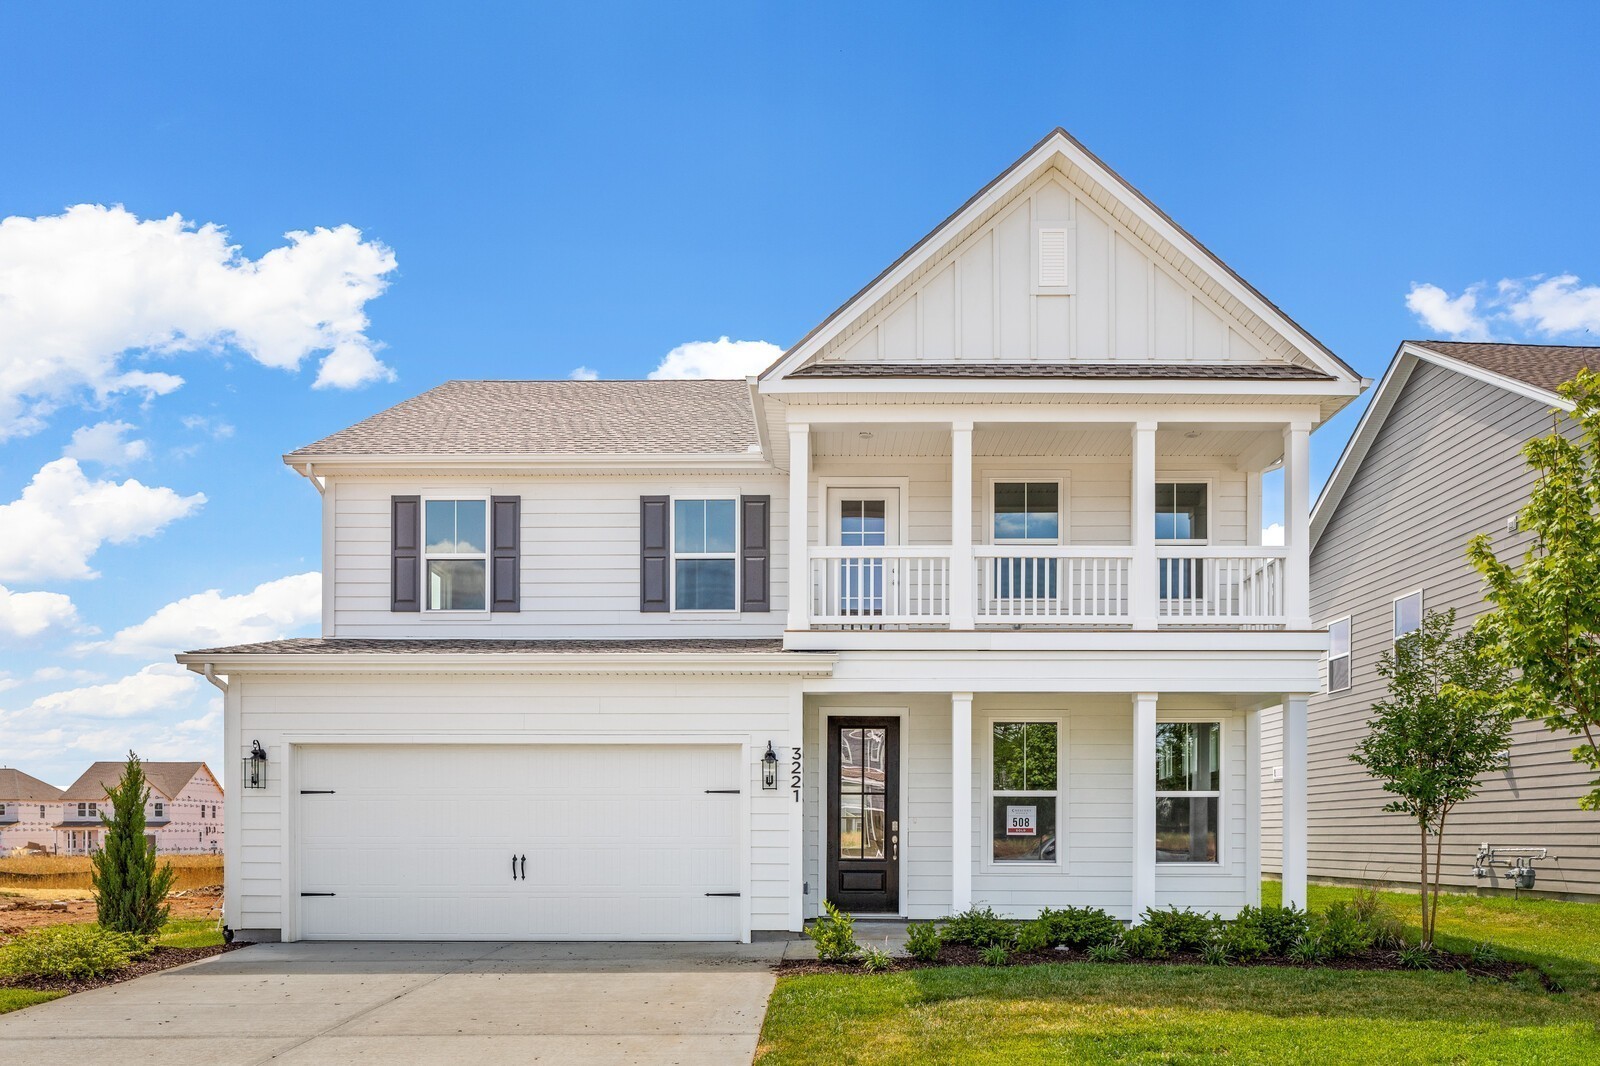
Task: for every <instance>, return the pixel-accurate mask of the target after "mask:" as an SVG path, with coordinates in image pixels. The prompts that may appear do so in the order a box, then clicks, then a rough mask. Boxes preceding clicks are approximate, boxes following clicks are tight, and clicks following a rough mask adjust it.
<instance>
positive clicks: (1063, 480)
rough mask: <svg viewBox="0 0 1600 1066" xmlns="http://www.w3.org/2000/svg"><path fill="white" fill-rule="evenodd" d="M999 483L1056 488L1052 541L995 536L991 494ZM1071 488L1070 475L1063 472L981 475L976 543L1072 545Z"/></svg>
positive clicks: (1041, 538)
mask: <svg viewBox="0 0 1600 1066" xmlns="http://www.w3.org/2000/svg"><path fill="white" fill-rule="evenodd" d="M1001 482H1005V483H1007V484H1011V483H1013V482H1022V483H1025V484H1034V485H1038V484H1052V483H1053V484H1054V485H1055V486H1056V532H1057V534H1058V535H1057V536H1055V537H1053V538H1043V537H1021V538H1015V539H1012V538H1005V539H1001V538H1000V537H997V536H995V534H994V518H995V511H994V493H995V488H996V487H997V486H998V485H999V484H1000V483H1001ZM1071 488H1072V476H1071V475H1070V474H1069V473H1066V472H1062V473H1059V474H1028V473H1022V472H1020V471H1019V472H1017V473H1008V472H1005V471H998V472H994V473H985V474H984V478H983V539H982V540H981V541H980V543H982V544H988V545H991V546H995V545H1002V544H1022V545H1027V544H1043V545H1047V546H1048V545H1061V544H1070V543H1072V541H1071V534H1070V533H1069V531H1068V526H1067V511H1068V507H1067V496H1068V493H1069V492H1070V490H1071Z"/></svg>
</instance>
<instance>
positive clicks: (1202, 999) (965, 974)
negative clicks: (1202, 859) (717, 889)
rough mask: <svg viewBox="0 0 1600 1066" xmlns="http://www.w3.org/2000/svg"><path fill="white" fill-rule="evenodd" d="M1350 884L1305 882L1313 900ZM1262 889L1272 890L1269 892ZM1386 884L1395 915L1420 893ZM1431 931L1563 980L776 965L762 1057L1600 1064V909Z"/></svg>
mask: <svg viewBox="0 0 1600 1066" xmlns="http://www.w3.org/2000/svg"><path fill="white" fill-rule="evenodd" d="M1352 891H1353V890H1351V889H1342V888H1324V887H1320V886H1318V887H1314V888H1313V889H1312V893H1311V907H1312V909H1313V910H1319V909H1321V908H1322V907H1325V906H1326V905H1327V904H1328V903H1330V902H1332V901H1333V900H1335V899H1339V898H1344V897H1347V896H1349V895H1350V894H1351V892H1352ZM1263 895H1264V896H1265V897H1266V899H1265V900H1264V902H1276V899H1277V896H1278V886H1277V885H1276V884H1269V885H1268V886H1266V891H1264V893H1263ZM1387 895H1389V896H1390V897H1391V900H1390V901H1391V902H1392V903H1393V904H1394V905H1395V907H1396V908H1397V910H1399V912H1400V913H1401V914H1403V915H1407V914H1409V913H1410V908H1412V907H1413V906H1415V905H1417V900H1416V897H1414V896H1407V895H1405V894H1403V893H1390V894H1387ZM1414 921H1415V920H1414V919H1413V924H1414ZM1439 930H1440V935H1441V942H1442V944H1443V946H1448V947H1452V948H1459V949H1463V950H1464V949H1466V948H1468V947H1470V946H1471V945H1472V944H1474V943H1477V942H1479V941H1484V940H1487V941H1491V942H1493V943H1495V944H1496V945H1497V946H1498V947H1500V949H1501V951H1502V954H1504V955H1506V956H1507V957H1517V958H1522V959H1526V960H1527V961H1530V962H1534V963H1536V964H1538V965H1540V966H1541V967H1543V968H1545V969H1546V970H1547V971H1548V972H1549V973H1551V974H1552V976H1554V977H1556V978H1557V979H1558V980H1560V981H1561V982H1562V983H1563V984H1564V985H1565V986H1566V987H1567V988H1568V989H1572V990H1573V991H1570V992H1567V993H1561V994H1552V993H1547V992H1544V991H1542V990H1539V989H1538V988H1537V987H1534V986H1531V985H1530V984H1529V983H1521V984H1511V983H1504V982H1495V981H1485V980H1476V981H1475V980H1472V979H1470V978H1468V977H1466V976H1464V975H1462V974H1459V973H1363V972H1354V971H1334V970H1314V971H1308V970H1298V969H1290V968H1278V967H1254V968H1246V967H1230V968H1218V967H1202V966H1181V967H1179V966H1171V967H1158V966H1135V965H1117V966H1097V965H1094V964H1092V963H1067V964H1062V965H1054V966H1034V967H1016V968H1013V969H1002V970H991V969H986V968H982V967H972V968H951V969H941V970H921V971H910V972H906V973H898V974H887V975H877V976H867V975H855V974H851V975H838V976H835V975H831V974H820V975H808V976H798V977H784V978H781V979H780V980H779V981H778V986H777V989H776V991H775V992H774V993H773V997H772V1002H771V1005H770V1006H769V1007H768V1010H767V1020H766V1024H765V1026H764V1027H763V1029H762V1037H761V1050H760V1053H759V1054H758V1055H757V1060H756V1061H757V1062H758V1063H760V1064H761V1066H789V1064H795V1063H825V1064H828V1066H834V1064H843V1063H902V1062H904V1063H913V1062H959V1063H976V1064H1000V1063H1005V1064H1019V1063H1047V1062H1048V1063H1055V1062H1073V1063H1157V1062H1159V1063H1187V1062H1200V1061H1209V1060H1212V1059H1226V1060H1227V1061H1229V1062H1238V1063H1324V1062H1341V1061H1344V1062H1379V1061H1381V1062H1383V1063H1385V1064H1386V1066H1399V1064H1402V1063H1556V1062H1583V1061H1591V1062H1593V1061H1600V994H1597V993H1596V992H1595V989H1596V988H1597V987H1600V906H1595V905H1591V904H1579V903H1556V902H1551V901H1546V900H1521V901H1516V900H1511V899H1502V898H1499V897H1495V898H1478V897H1471V896H1454V897H1442V898H1441V901H1440V908H1439Z"/></svg>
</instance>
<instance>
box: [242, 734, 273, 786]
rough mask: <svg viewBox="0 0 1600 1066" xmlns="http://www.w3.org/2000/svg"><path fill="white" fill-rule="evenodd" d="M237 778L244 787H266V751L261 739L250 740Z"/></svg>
mask: <svg viewBox="0 0 1600 1066" xmlns="http://www.w3.org/2000/svg"><path fill="white" fill-rule="evenodd" d="M239 780H240V782H241V783H242V784H243V785H244V787H245V788H266V787H267V751H266V749H265V748H263V747H262V746H261V741H259V740H252V741H251V742H250V754H249V755H246V756H245V757H244V772H243V773H242V774H241V775H240V777H239Z"/></svg>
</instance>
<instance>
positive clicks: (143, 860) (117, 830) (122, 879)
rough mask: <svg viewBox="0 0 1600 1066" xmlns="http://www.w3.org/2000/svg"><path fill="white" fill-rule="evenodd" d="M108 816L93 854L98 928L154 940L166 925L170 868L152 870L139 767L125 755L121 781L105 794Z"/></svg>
mask: <svg viewBox="0 0 1600 1066" xmlns="http://www.w3.org/2000/svg"><path fill="white" fill-rule="evenodd" d="M106 800H107V801H108V803H107V805H108V806H110V808H111V814H110V815H109V816H107V815H106V814H105V813H104V811H102V813H101V815H100V820H101V821H102V822H104V823H105V827H106V831H105V837H104V844H103V846H102V847H101V849H100V850H99V851H97V852H95V853H94V855H93V856H92V857H91V862H92V863H93V866H94V873H93V874H92V875H91V878H90V879H91V881H92V882H93V884H94V902H95V908H96V911H97V916H98V918H99V922H100V924H101V925H103V926H105V927H106V928H107V929H115V930H117V931H118V932H122V933H134V934H136V935H139V936H154V935H155V934H156V933H159V932H160V931H161V927H162V926H163V925H166V924H167V915H168V914H169V913H170V912H171V908H170V907H169V906H168V905H167V904H166V902H165V900H166V898H167V893H168V892H169V891H170V890H171V888H172V879H173V878H174V877H175V876H177V875H176V872H175V871H174V870H173V868H172V864H171V863H166V864H165V865H163V866H161V867H160V868H157V866H156V844H155V838H154V837H146V836H145V832H144V830H145V823H144V805H145V804H146V803H148V802H149V801H150V788H149V786H148V785H147V784H145V777H144V766H143V765H142V764H141V763H140V762H139V757H138V756H137V755H135V754H134V753H133V752H131V751H130V752H128V762H127V764H126V765H125V766H124V767H123V768H122V779H121V780H120V781H118V782H117V784H116V786H115V787H114V788H109V789H107V790H106Z"/></svg>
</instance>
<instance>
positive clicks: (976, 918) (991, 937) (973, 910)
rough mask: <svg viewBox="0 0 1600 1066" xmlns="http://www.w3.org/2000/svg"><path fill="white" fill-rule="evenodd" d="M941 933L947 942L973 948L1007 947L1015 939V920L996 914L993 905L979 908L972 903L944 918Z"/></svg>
mask: <svg viewBox="0 0 1600 1066" xmlns="http://www.w3.org/2000/svg"><path fill="white" fill-rule="evenodd" d="M941 935H942V936H943V937H944V941H945V943H947V944H971V945H972V946H973V947H975V948H984V947H988V946H989V945H990V944H1003V945H1005V946H1007V947H1009V946H1010V945H1011V944H1012V943H1014V942H1015V941H1016V938H1017V927H1016V923H1015V922H1008V921H1006V920H1005V919H1004V918H1002V917H1000V916H999V915H998V914H996V913H995V912H994V908H993V907H981V908H980V907H978V906H976V905H974V906H971V907H968V908H967V909H966V910H964V911H962V912H961V913H960V914H955V915H951V916H950V917H949V918H946V919H945V920H944V930H943V932H942V933H941Z"/></svg>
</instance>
